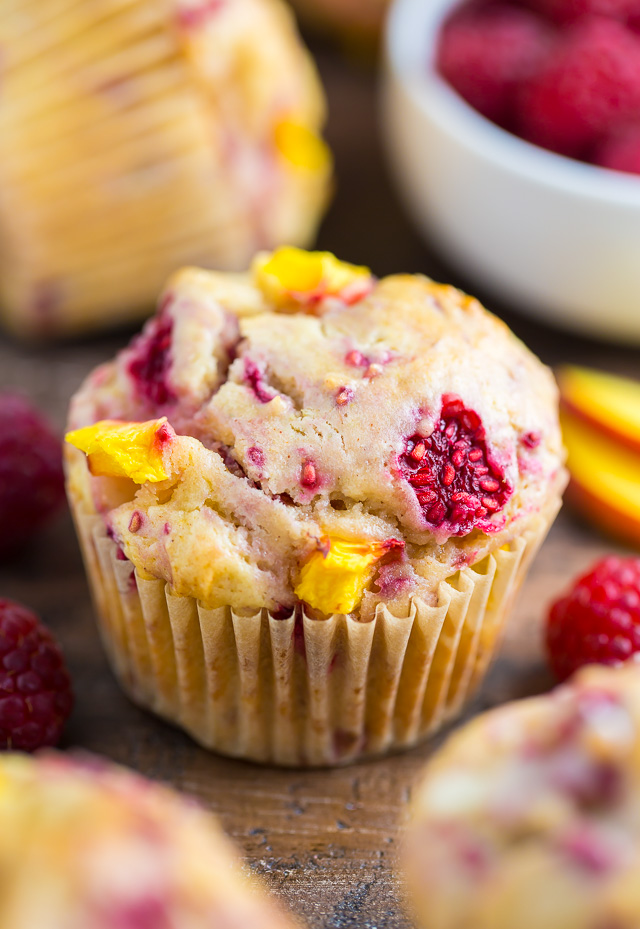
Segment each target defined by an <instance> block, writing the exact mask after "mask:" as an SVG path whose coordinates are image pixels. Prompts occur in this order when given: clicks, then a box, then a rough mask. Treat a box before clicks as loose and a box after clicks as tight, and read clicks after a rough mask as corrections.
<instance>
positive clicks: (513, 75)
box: [438, 6, 550, 126]
mask: <svg viewBox="0 0 640 929" xmlns="http://www.w3.org/2000/svg"><path fill="white" fill-rule="evenodd" d="M549 41H550V30H549V29H548V27H547V26H546V25H545V24H544V23H543V22H542V21H541V20H540V19H538V17H537V16H536V15H535V14H533V13H530V12H529V11H527V10H522V9H517V8H515V7H509V6H490V7H488V8H485V7H481V8H479V9H474V8H472V9H468V8H465V9H463V10H462V11H461V12H460V13H458V14H455V15H454V16H453V17H452V18H451V19H450V20H449V21H448V22H447V24H446V25H445V27H444V29H443V31H442V35H441V38H440V44H439V48H438V68H439V70H440V72H441V74H442V75H443V77H445V78H446V79H447V80H448V81H449V83H450V84H451V85H452V86H453V87H454V88H455V89H456V90H457V91H458V93H459V94H460V95H461V96H462V97H464V99H465V100H466V101H467V103H469V104H470V105H471V106H472V107H474V109H476V110H478V112H479V113H482V115H483V116H486V117H487V119H491V120H493V122H495V123H498V124H499V125H501V126H508V125H509V124H510V123H511V121H512V110H513V104H514V100H515V89H516V87H517V86H518V85H519V84H520V83H521V82H522V81H523V80H524V79H525V78H528V77H529V76H530V75H531V74H532V73H533V72H534V70H535V69H536V67H537V65H538V63H539V62H540V61H541V60H542V58H543V56H544V55H545V54H546V51H547V48H548V46H549Z"/></svg>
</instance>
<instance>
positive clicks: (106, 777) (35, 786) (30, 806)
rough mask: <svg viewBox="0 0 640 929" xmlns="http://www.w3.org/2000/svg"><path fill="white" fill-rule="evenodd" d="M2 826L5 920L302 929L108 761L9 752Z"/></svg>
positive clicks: (91, 927) (219, 847)
mask: <svg viewBox="0 0 640 929" xmlns="http://www.w3.org/2000/svg"><path fill="white" fill-rule="evenodd" d="M85 2H86V0H85ZM0 824H1V825H2V830H1V836H2V837H1V839H0V874H1V875H2V880H1V881H0V925H1V926H2V929H36V927H37V929H72V927H76V929H77V927H82V929H222V927H225V929H232V927H240V926H247V927H248V926H250V927H251V929H295V926H296V923H295V922H294V921H293V919H292V918H291V917H290V916H288V915H287V914H286V913H285V912H284V911H282V910H281V909H280V908H279V907H278V906H277V904H276V903H275V902H272V901H271V899H270V898H269V897H268V896H267V894H266V893H265V892H264V891H262V890H261V888H260V887H259V886H257V882H255V879H253V880H252V879H251V878H250V877H248V876H245V875H244V874H243V873H242V871H241V869H240V865H239V862H238V860H237V855H236V852H235V851H234V849H233V847H232V845H231V843H230V842H228V840H227V839H226V837H225V836H224V835H223V834H222V832H221V830H220V828H219V826H218V824H217V823H216V821H215V819H214V818H213V816H211V815H210V814H209V813H207V812H206V811H205V810H204V809H202V808H201V807H200V806H199V805H198V804H196V803H194V802H193V801H190V800H187V799H185V798H182V797H180V796H178V794H176V793H175V792H174V791H172V790H169V789H168V788H166V787H161V786H160V785H157V784H153V783H151V782H150V781H147V780H146V779H144V778H142V777H139V776H138V775H135V774H132V773H131V772H129V771H126V770H124V769H122V768H118V767H116V766H115V765H111V764H108V763H107V762H104V761H102V760H101V759H98V758H91V756H87V757H86V758H84V759H70V758H67V757H65V756H64V755H60V754H56V753H54V752H50V753H47V754H44V755H40V756H39V757H38V758H37V759H33V758H28V757H26V756H23V755H18V754H9V755H6V754H5V755H3V756H2V758H1V759H0Z"/></svg>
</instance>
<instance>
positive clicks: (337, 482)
mask: <svg viewBox="0 0 640 929" xmlns="http://www.w3.org/2000/svg"><path fill="white" fill-rule="evenodd" d="M164 417H166V421H164V419H163V418H164ZM104 420H107V421H109V422H107V424H106V425H105V424H104V423H102V422H101V423H100V425H99V426H97V427H96V428H95V429H94V430H87V429H86V428H83V427H87V426H91V425H92V424H95V423H96V422H99V421H104ZM113 420H120V421H125V422H141V421H142V422H146V423H147V425H146V426H145V427H144V429H146V432H144V430H142V431H139V432H138V433H137V435H138V438H137V439H135V436H134V438H133V439H132V434H131V433H130V432H129V433H127V435H124V433H122V439H121V440H118V441H119V442H120V444H119V445H118V441H116V445H118V447H119V448H120V450H121V451H122V449H125V450H126V451H127V454H131V453H132V450H133V449H134V447H135V448H137V449H138V451H137V454H140V452H141V450H142V457H143V460H144V461H145V462H147V463H148V462H149V460H150V458H149V449H150V448H151V447H152V446H153V455H155V456H156V460H157V462H158V463H159V470H158V471H156V472H155V473H154V474H151V473H149V474H147V473H146V472H145V471H144V469H143V470H142V472H139V473H137V474H136V475H134V478H135V480H136V482H137V483H136V484H134V483H133V482H132V481H131V480H130V479H129V478H130V477H131V475H132V473H133V472H132V471H131V467H129V470H127V468H125V469H124V470H122V469H121V470H118V469H117V468H116V469H115V470H114V468H113V467H111V469H109V468H108V467H105V466H104V462H102V464H101V461H102V459H101V457H100V456H102V457H103V458H104V455H105V449H106V445H105V441H106V442H107V444H109V443H111V444H110V448H111V451H112V452H113V451H114V447H115V446H114V441H115V439H114V437H115V433H114V431H113V430H114V428H115V429H116V430H117V429H120V430H121V431H122V430H123V428H124V427H123V426H122V425H119V426H118V425H114V424H113V423H112V422H111V421H113ZM70 427H71V428H72V429H74V430H81V431H80V432H79V433H76V434H75V436H71V441H72V442H73V444H76V445H77V446H78V447H79V448H82V450H83V451H84V452H86V453H88V454H89V464H90V468H91V470H92V472H93V474H94V475H95V476H94V477H93V478H92V480H91V487H90V490H89V491H87V490H86V489H85V490H83V488H82V486H80V484H81V482H80V481H79V480H78V481H75V482H74V477H73V471H74V469H73V468H72V469H71V472H70V474H71V477H70V480H71V486H72V488H73V487H74V486H75V487H76V492H78V493H86V492H90V493H91V495H92V498H93V499H92V505H93V506H96V507H97V508H98V510H99V511H100V512H102V513H103V514H104V516H105V519H106V520H107V523H108V527H109V531H110V533H111V534H112V535H113V537H114V538H115V539H116V541H117V542H118V544H119V545H120V546H121V547H122V548H123V550H124V553H125V555H126V556H127V557H128V558H130V559H131V561H132V562H133V564H134V565H135V566H136V568H137V569H138V570H140V571H142V572H146V573H147V574H149V575H151V576H155V577H161V578H165V579H166V580H167V581H168V582H169V583H170V584H171V585H172V586H173V588H174V590H175V592H176V593H178V594H186V595H191V596H196V597H198V598H199V599H200V600H201V601H202V602H203V603H204V604H205V605H207V606H218V605H222V604H227V603H228V604H230V605H231V606H233V607H235V608H236V609H255V608H258V607H260V606H263V605H264V606H266V607H268V608H269V609H271V610H279V609H287V608H291V607H292V606H293V605H294V604H295V602H296V601H297V600H303V601H305V602H306V603H307V604H308V605H310V606H311V607H312V608H316V609H319V610H320V611H321V612H323V613H331V612H350V611H351V610H353V609H355V608H356V606H357V605H358V604H359V603H360V599H361V597H362V595H363V593H365V603H364V604H363V605H364V607H366V609H374V608H375V605H376V604H377V603H378V602H380V601H384V602H385V603H386V604H387V605H388V606H390V607H391V608H392V609H394V608H397V609H399V610H401V609H405V608H406V604H407V599H408V598H409V597H411V596H421V597H423V598H425V599H426V600H427V601H431V600H432V598H433V597H434V590H435V589H436V588H437V581H438V580H439V579H441V578H443V577H446V576H448V575H450V574H452V573H454V572H455V571H457V570H458V569H459V568H460V567H462V566H464V565H466V564H469V563H471V562H474V561H477V560H478V559H479V558H481V557H483V555H484V554H485V553H486V552H488V551H490V550H492V549H495V548H496V547H500V546H502V545H505V544H508V542H509V541H510V540H511V539H512V538H514V536H516V535H518V534H520V533H521V532H522V531H523V529H524V528H525V525H526V524H527V523H528V521H529V520H530V519H531V518H532V517H533V516H535V515H536V514H538V513H539V512H540V511H541V510H543V509H544V507H545V505H546V504H547V503H548V502H549V500H550V498H551V497H552V498H553V499H554V500H555V499H556V497H557V492H558V489H559V487H560V485H561V483H562V481H563V480H564V472H563V468H562V446H561V439H560V431H559V426H558V418H557V397H556V387H555V383H554V381H553V378H552V376H551V374H550V372H549V371H548V370H547V369H546V368H545V367H543V366H542V365H541V363H540V362H539V361H538V360H537V359H536V358H535V357H534V356H533V355H532V354H531V353H530V352H529V351H528V350H527V349H526V348H525V347H524V346H523V345H522V343H521V342H519V341H518V340H517V339H516V338H515V337H514V336H513V335H512V333H511V332H510V331H509V330H508V328H507V327H506V326H505V325H504V324H503V323H502V322H500V321H499V320H497V319H496V318H495V317H494V316H492V315H491V314H490V313H488V312H487V311H486V310H484V309H483V307H482V306H481V305H480V304H479V303H478V302H477V301H476V300H474V299H472V298H470V297H467V296H465V295H463V294H462V293H460V292H459V291H457V290H455V289H454V288H452V287H447V286H442V285H439V284H435V283H434V282H433V281H431V280H429V279H428V278H425V277H421V276H408V275H401V276H393V277H388V278H385V279H383V280H380V281H376V280H375V279H374V278H373V277H372V276H371V274H370V273H369V272H368V270H367V269H366V268H357V267H354V266H352V265H348V264H346V263H343V262H339V261H337V260H336V259H335V258H333V256H331V255H329V254H328V253H306V252H301V251H299V250H297V249H291V248H284V249H280V250H278V251H277V252H275V253H273V254H272V255H267V254H261V255H258V256H257V258H256V259H255V261H254V264H253V268H252V271H251V273H249V274H244V275H229V274H220V273H213V272H209V271H202V270H197V269H186V270H183V271H181V272H179V273H178V274H177V275H175V277H174V278H173V279H172V280H170V281H169V284H168V286H167V289H166V291H165V293H164V295H163V296H162V299H161V301H160V305H159V310H158V313H157V315H156V316H155V318H153V319H152V320H151V321H150V322H149V323H148V324H147V325H146V327H145V329H144V330H143V332H142V334H141V335H140V336H139V337H137V338H136V339H134V341H133V342H132V343H131V345H130V346H129V347H128V348H127V349H125V350H124V351H122V352H121V353H120V354H119V355H118V356H117V358H116V359H115V361H113V362H111V363H109V364H106V365H103V366H102V367H100V368H98V369H97V370H96V371H94V372H93V374H91V375H90V377H89V378H88V379H87V381H86V382H85V384H84V385H83V386H82V388H81V389H80V391H79V392H78V393H77V394H76V396H75V397H74V399H73V402H72V406H71V414H70ZM129 428H131V427H129ZM105 429H106V432H105ZM125 431H126V430H125ZM134 433H135V428H134ZM105 437H106V438H105ZM136 442H137V445H136ZM92 443H93V444H92ZM145 450H146V451H145ZM153 455H152V456H151V457H153ZM72 457H73V456H72ZM110 460H111V461H112V462H113V456H112V457H111V459H110ZM121 464H122V462H121ZM120 467H121V466H120ZM101 475H102V476H101ZM104 475H111V476H106V477H105V476H104ZM114 475H121V476H120V477H116V476H114ZM125 475H128V476H129V477H126V476H125ZM356 568H357V569H358V570H359V580H358V582H357V584H355V587H354V589H353V590H352V591H351V593H350V594H349V595H347V594H345V592H344V589H341V592H340V593H336V591H334V593H336V595H335V596H334V595H333V594H332V595H329V593H327V596H324V595H323V594H321V593H319V590H320V588H324V587H331V584H327V578H328V577H331V578H333V580H335V581H336V583H338V581H337V580H336V578H338V576H340V575H341V573H342V574H343V575H349V577H350V580H349V583H351V584H352V586H353V584H354V583H355V581H354V578H353V575H354V572H355V574H358V570H356ZM342 580H343V581H345V578H344V577H343V578H342ZM345 583H346V581H345ZM339 586H340V585H339V584H338V587H339ZM343 587H344V585H343ZM336 590H337V588H336ZM343 594H344V596H343Z"/></svg>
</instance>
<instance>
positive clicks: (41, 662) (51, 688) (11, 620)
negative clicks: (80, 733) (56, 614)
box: [0, 599, 73, 752]
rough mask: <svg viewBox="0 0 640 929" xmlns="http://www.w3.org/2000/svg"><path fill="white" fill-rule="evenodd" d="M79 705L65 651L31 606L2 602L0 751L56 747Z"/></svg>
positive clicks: (0, 632) (0, 634)
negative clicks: (66, 722)
mask: <svg viewBox="0 0 640 929" xmlns="http://www.w3.org/2000/svg"><path fill="white" fill-rule="evenodd" d="M72 706H73V694H72V692H71V681H70V679H69V674H68V672H67V669H66V667H65V665H64V660H63V657H62V652H61V651H60V648H59V646H58V644H57V643H56V641H55V639H54V638H53V636H52V635H51V633H50V632H49V630H48V629H47V628H46V627H45V626H43V625H42V623H41V622H40V621H39V620H38V618H37V616H35V614H34V613H32V612H31V610H27V609H26V607H24V606H21V605H20V604H19V603H14V602H13V601H12V600H5V599H0V749H19V750H20V751H25V752H32V751H35V749H36V748H40V747H41V746H45V745H56V744H57V742H58V740H59V739H60V735H61V733H62V727H63V726H64V723H65V721H66V719H67V718H68V716H69V714H70V713H71V708H72Z"/></svg>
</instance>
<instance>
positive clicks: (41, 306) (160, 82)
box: [0, 0, 331, 337]
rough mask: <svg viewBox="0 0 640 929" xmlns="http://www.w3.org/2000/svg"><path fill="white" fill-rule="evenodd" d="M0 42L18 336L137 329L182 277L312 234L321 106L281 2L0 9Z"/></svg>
mask: <svg viewBox="0 0 640 929" xmlns="http://www.w3.org/2000/svg"><path fill="white" fill-rule="evenodd" d="M0 45H1V47H2V50H3V60H2V107H1V108H0V138H1V139H2V144H1V148H0V302H1V306H2V315H3V316H4V320H5V322H6V325H7V326H8V327H9V328H11V329H12V330H13V331H14V332H16V333H18V334H25V335H37V336H40V337H42V336H50V335H57V334H68V333H76V332H82V331H87V330H91V329H98V328H100V327H104V326H113V325H116V324H118V323H121V322H123V321H127V320H131V319H134V318H140V317H142V316H143V315H145V314H146V313H147V312H148V311H150V310H151V309H152V305H153V301H154V298H155V295H156V294H157V292H158V290H159V288H160V286H161V284H162V282H163V280H164V279H165V278H166V276H167V274H168V273H170V272H171V271H172V270H173V269H174V268H175V267H176V266H179V265H181V264H184V263H185V262H187V263H198V264H202V265H205V266H209V267H216V268H222V269H230V270H233V269H239V268H244V267H246V265H247V264H248V263H249V260H250V257H251V256H252V255H253V253H254V252H255V251H256V249H258V248H262V247H270V246H273V245H275V244H277V243H280V242H288V243H298V244H305V243H308V242H309V241H310V240H311V239H312V237H313V236H314V233H315V230H316V226H317V223H318V221H319V218H320V214H321V212H322V210H323V207H324V206H325V203H326V200H327V193H328V186H329V177H330V171H331V158H330V154H329V152H328V149H327V147H326V145H325V144H324V142H323V141H322V140H321V138H320V137H319V135H318V132H319V129H320V127H321V125H322V122H323V119H324V98H323V94H322V89H321V86H320V83H319V81H318V78H317V75H316V72H315V70H314V66H313V63H312V60H311V58H310V56H309V54H308V52H307V51H306V49H305V48H304V46H303V45H302V43H301V42H300V39H299V37H298V34H297V32H296V30H295V25H294V21H293V17H292V15H291V13H290V11H289V10H288V9H287V8H286V5H285V4H284V3H283V2H281V0H92V2H91V3H71V2H62V3H61V2H59V0H4V2H3V3H2V6H1V7H0Z"/></svg>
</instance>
